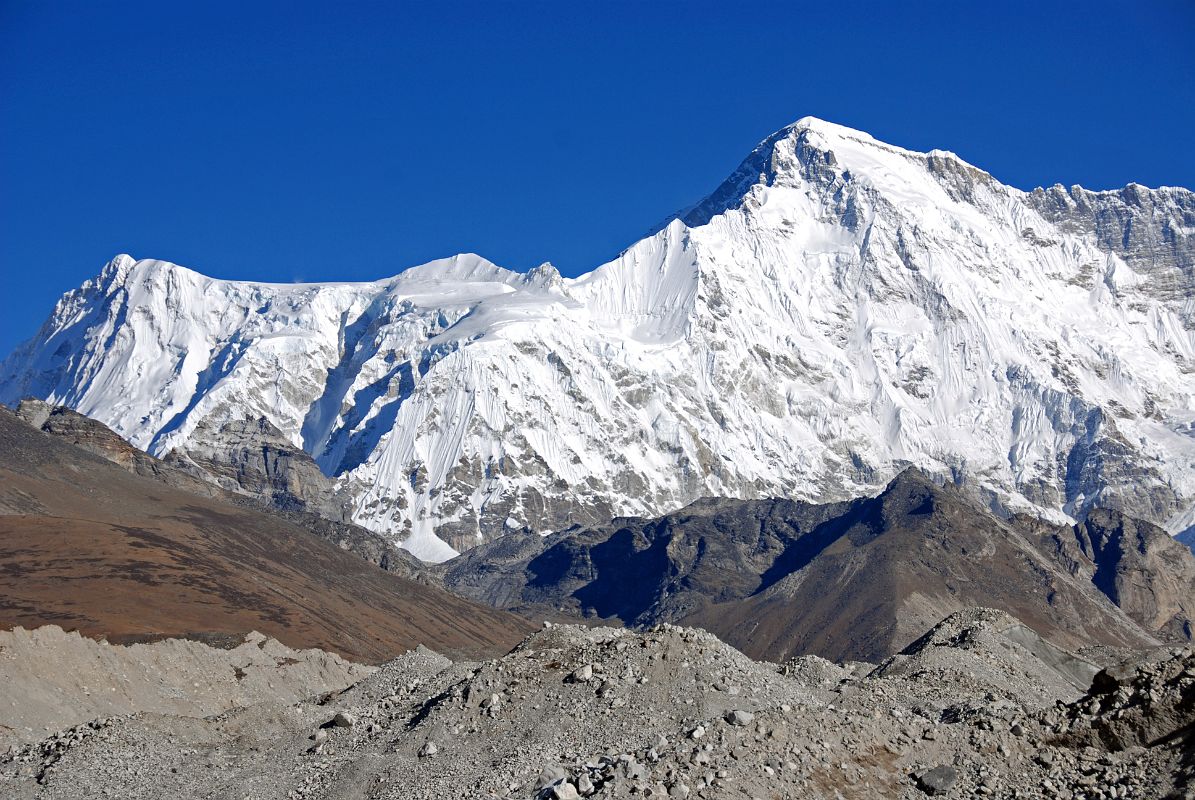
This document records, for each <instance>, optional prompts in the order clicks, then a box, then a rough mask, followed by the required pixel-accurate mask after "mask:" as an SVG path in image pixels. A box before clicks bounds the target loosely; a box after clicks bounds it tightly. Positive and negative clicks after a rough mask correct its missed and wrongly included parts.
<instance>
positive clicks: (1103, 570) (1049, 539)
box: [1022, 509, 1195, 642]
mask: <svg viewBox="0 0 1195 800" xmlns="http://www.w3.org/2000/svg"><path fill="white" fill-rule="evenodd" d="M1022 523H1023V524H1025V525H1030V526H1032V523H1031V522H1030V521H1029V520H1022ZM1042 545H1043V549H1045V550H1047V551H1048V552H1051V551H1052V552H1053V553H1054V554H1055V555H1056V557H1057V558H1058V560H1059V562H1060V563H1061V564H1062V565H1063V566H1064V567H1065V568H1066V569H1067V570H1069V571H1070V572H1071V573H1072V574H1074V575H1081V576H1083V577H1086V578H1088V579H1089V580H1090V581H1091V582H1092V584H1093V585H1094V586H1095V587H1096V588H1097V589H1099V590H1100V591H1101V592H1103V593H1104V594H1105V595H1107V596H1108V599H1110V600H1111V601H1112V602H1113V603H1115V604H1116V605H1117V606H1119V607H1120V608H1121V609H1122V610H1123V611H1124V612H1125V613H1126V614H1128V615H1129V616H1130V617H1132V618H1133V619H1134V620H1136V621H1137V622H1138V623H1140V625H1141V626H1142V627H1143V628H1145V629H1146V630H1148V631H1151V632H1153V633H1154V634H1156V635H1157V636H1159V637H1161V638H1163V639H1166V640H1169V641H1186V642H1190V641H1192V640H1195V557H1192V554H1191V552H1190V551H1189V550H1188V549H1187V548H1186V547H1185V546H1184V545H1183V544H1182V543H1180V542H1177V541H1175V540H1174V539H1173V538H1171V537H1170V536H1169V535H1168V534H1167V533H1166V532H1165V531H1164V530H1162V529H1161V528H1158V527H1157V526H1156V525H1151V524H1149V523H1148V522H1142V521H1140V520H1135V519H1132V518H1130V517H1127V516H1125V514H1123V513H1122V512H1119V511H1112V510H1108V509H1094V510H1092V511H1091V512H1090V513H1088V514H1087V516H1086V518H1085V519H1084V520H1083V522H1081V523H1079V524H1078V525H1074V526H1071V527H1062V528H1056V529H1054V530H1052V531H1049V532H1047V533H1044V534H1043V535H1042Z"/></svg>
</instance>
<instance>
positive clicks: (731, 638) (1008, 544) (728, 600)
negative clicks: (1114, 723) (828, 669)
mask: <svg viewBox="0 0 1195 800" xmlns="http://www.w3.org/2000/svg"><path fill="white" fill-rule="evenodd" d="M1092 524H1093V526H1094V525H1095V522H1094V520H1093V523H1092ZM1093 529H1094V528H1093ZM1160 535H1162V536H1163V538H1165V535H1164V534H1160ZM1101 541H1103V539H1101ZM1167 541H1169V540H1168V539H1167ZM1155 544H1156V543H1155ZM1175 547H1177V546H1175ZM1114 550H1115V548H1114V547H1113V548H1110V549H1108V553H1107V558H1108V559H1109V561H1112V560H1114V559H1117V558H1120V559H1121V561H1118V562H1117V563H1118V564H1119V563H1121V562H1125V565H1124V571H1125V573H1126V575H1129V576H1130V578H1129V579H1128V580H1129V581H1130V582H1135V583H1134V584H1133V585H1146V586H1150V587H1157V590H1158V592H1159V593H1160V594H1163V595H1166V592H1167V591H1169V590H1170V587H1171V586H1172V584H1174V583H1175V582H1181V581H1182V580H1183V579H1184V577H1183V576H1184V575H1185V573H1183V572H1182V570H1184V569H1186V568H1188V567H1189V566H1190V562H1192V561H1195V559H1187V560H1186V561H1182V562H1180V563H1178V564H1177V565H1172V564H1171V563H1170V562H1169V560H1167V559H1170V558H1171V557H1172V556H1173V553H1172V552H1171V551H1170V550H1166V556H1165V557H1164V558H1152V559H1143V560H1140V561H1135V560H1133V559H1132V558H1126V556H1124V555H1120V556H1117V555H1116V554H1115V553H1114ZM1129 564H1132V565H1133V566H1129ZM439 570H440V571H441V574H442V575H443V580H444V583H445V585H446V586H447V587H449V588H450V589H451V590H452V591H454V592H457V593H459V594H462V595H465V596H467V597H471V598H474V599H476V600H480V601H482V602H486V603H489V604H491V605H495V606H497V607H500V608H508V609H513V610H518V611H522V612H524V613H536V614H542V615H545V616H553V615H556V616H562V615H564V616H567V615H579V616H585V617H599V618H606V619H618V620H621V621H622V622H624V623H626V624H633V625H650V624H654V623H658V622H665V621H667V622H678V623H683V624H687V625H698V626H701V627H704V628H706V629H708V630H710V631H713V632H715V633H716V634H717V635H718V636H720V637H723V638H724V639H725V640H726V641H728V642H730V643H731V644H733V645H734V646H736V647H738V648H740V649H741V650H743V651H744V652H746V653H748V654H750V655H752V656H753V657H757V658H767V659H770V660H776V661H780V660H783V659H785V658H787V657H790V656H792V655H799V654H805V653H812V654H816V655H821V656H824V657H826V658H830V659H832V660H842V659H857V660H865V661H875V660H877V659H880V658H884V657H886V656H888V655H890V654H892V653H893V652H896V651H898V650H900V649H901V648H903V647H905V646H906V645H907V644H909V642H911V641H912V640H913V638H915V637H916V636H917V632H918V631H922V630H924V629H925V628H926V627H927V626H928V625H929V624H932V621H933V620H935V619H941V618H942V617H943V616H944V615H946V614H949V613H950V612H951V611H955V610H958V609H961V608H963V607H965V606H969V605H974V604H977V603H980V602H982V603H985V604H987V605H989V606H993V607H996V608H1000V609H1003V610H1005V611H1007V612H1009V613H1011V614H1014V615H1015V616H1017V617H1019V618H1020V619H1022V620H1024V621H1025V623H1026V624H1028V625H1029V626H1030V627H1032V628H1033V629H1035V630H1037V631H1039V632H1041V633H1042V634H1044V635H1045V636H1047V638H1049V639H1051V640H1052V641H1053V642H1055V644H1056V645H1060V646H1063V647H1072V648H1073V647H1078V646H1081V645H1083V644H1087V643H1091V642H1100V643H1104V644H1108V645H1113V646H1126V645H1127V646H1140V645H1145V644H1149V643H1151V642H1154V641H1155V640H1154V639H1153V636H1152V634H1151V633H1149V632H1147V631H1146V630H1144V629H1143V628H1142V627H1141V626H1140V625H1138V624H1137V623H1136V622H1134V621H1133V619H1130V616H1129V615H1126V613H1125V612H1123V611H1122V610H1121V609H1118V608H1117V607H1116V606H1115V605H1114V604H1113V603H1112V602H1111V601H1110V598H1109V597H1108V596H1106V595H1105V593H1104V592H1102V591H1101V589H1100V588H1098V587H1097V584H1096V582H1095V580H1094V578H1093V575H1092V574H1090V573H1083V572H1082V571H1074V572H1072V571H1068V570H1066V569H1063V568H1061V567H1060V565H1059V564H1058V563H1057V562H1056V561H1055V559H1054V557H1053V555H1052V554H1051V553H1050V552H1048V551H1043V550H1042V549H1040V547H1039V545H1038V544H1037V543H1036V542H1035V541H1033V540H1032V538H1031V536H1030V535H1028V534H1027V532H1026V531H1025V529H1023V528H1018V527H1015V526H1013V525H1011V524H1009V523H1008V522H1006V521H1003V520H1000V519H997V518H996V517H994V516H992V515H991V514H990V513H988V512H987V511H986V510H984V509H982V508H980V507H979V506H977V505H975V504H974V503H972V502H971V501H970V500H969V499H968V498H967V497H966V496H965V495H964V494H963V493H961V492H960V491H959V490H957V489H955V488H954V487H949V486H947V487H940V486H938V485H936V484H935V483H933V482H932V481H931V480H929V479H928V478H927V477H925V476H924V475H923V474H921V473H919V472H918V471H916V470H912V469H910V470H906V471H905V472H903V473H901V475H900V476H898V477H897V478H896V479H895V480H894V481H893V482H892V483H891V484H890V485H889V486H888V487H887V488H886V489H885V490H884V491H883V492H882V493H881V494H880V495H878V496H877V497H875V498H864V499H861V500H857V501H854V502H851V503H835V504H827V505H812V504H808V503H800V502H793V501H785V500H769V501H733V500H706V501H701V502H699V503H695V504H693V505H692V506H689V507H687V508H685V509H683V510H682V511H680V512H677V513H675V514H670V515H667V516H665V517H662V518H660V519H655V520H642V519H620V520H615V521H614V522H613V523H611V524H609V525H606V526H602V527H599V528H591V529H572V530H568V531H564V532H561V533H559V534H554V535H552V536H548V537H546V538H544V539H542V540H539V541H534V540H525V539H519V538H516V537H507V538H506V539H503V540H499V541H497V542H494V543H491V544H488V545H485V546H483V547H480V548H475V549H474V550H472V551H470V552H468V553H465V554H464V555H462V556H461V557H459V558H457V559H454V560H453V561H450V562H448V563H447V564H445V565H443V566H442V567H440V568H439ZM1176 570H1177V571H1176ZM1100 579H1101V580H1102V573H1101V578H1100ZM1163 587H1165V588H1163ZM1166 596H1167V597H1172V596H1173V595H1166ZM1116 598H1119V599H1121V600H1122V602H1125V603H1126V604H1127V605H1128V606H1129V607H1131V608H1132V609H1134V611H1136V610H1137V609H1139V608H1144V607H1145V606H1146V605H1147V603H1146V602H1145V599H1144V598H1142V597H1139V596H1138V594H1133V593H1131V592H1128V591H1126V592H1122V593H1121V594H1118V595H1116ZM1116 598H1113V599H1116ZM1164 608H1165V605H1163V609H1164ZM1158 613H1162V614H1165V613H1172V612H1165V611H1164V610H1163V611H1160V612H1158ZM1151 619H1152V618H1151ZM1150 630H1151V631H1155V632H1157V634H1158V635H1168V634H1169V633H1170V632H1171V627H1168V626H1162V627H1154V626H1151V627H1150Z"/></svg>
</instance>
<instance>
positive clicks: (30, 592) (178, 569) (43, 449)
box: [0, 408, 530, 663]
mask: <svg viewBox="0 0 1195 800" xmlns="http://www.w3.org/2000/svg"><path fill="white" fill-rule="evenodd" d="M63 418H64V417H63V416H61V415H60V416H59V417H58V419H63ZM50 419H54V417H51V418H50ZM77 423H79V419H74V420H73V423H72V424H77ZM43 424H44V423H43ZM76 429H78V428H76ZM91 432H92V434H95V431H94V430H92V431H91ZM100 434H102V431H101V432H100ZM112 438H115V437H112ZM91 441H92V443H93V444H94V443H95V442H97V441H103V442H105V445H104V446H105V447H107V446H109V445H111V446H113V447H116V448H117V449H118V450H119V448H120V445H119V443H118V442H112V440H111V439H103V438H102V437H101V436H100V435H99V434H96V435H95V436H93V437H92V438H91ZM126 447H127V446H126ZM110 457H111V456H110V454H106V455H105V456H102V457H101V456H98V455H95V454H94V453H92V452H89V451H88V450H84V449H82V448H81V447H78V446H75V445H73V444H71V443H69V441H68V440H67V439H64V438H63V437H62V436H58V435H52V434H49V433H46V432H45V431H42V430H39V429H37V428H34V427H33V426H32V425H30V424H28V423H27V422H25V421H23V420H21V419H19V418H17V416H16V415H14V414H13V413H12V412H10V411H8V410H7V409H5V408H0V629H10V628H13V627H15V626H18V625H19V626H22V627H24V628H27V629H32V628H37V627H40V626H42V625H46V624H55V625H59V626H61V627H63V628H65V629H72V630H78V631H79V632H81V633H83V634H84V635H87V636H92V637H107V638H108V639H109V640H111V641H145V640H153V639H159V638H164V637H169V636H176V637H186V638H200V639H206V640H220V639H222V638H227V637H229V636H232V637H234V638H235V639H236V640H237V641H239V640H240V638H242V637H243V636H244V635H245V634H247V633H249V632H251V631H260V632H262V633H263V634H266V635H267V636H270V637H273V638H275V639H277V640H279V641H280V642H282V643H284V644H286V645H287V646H290V647H295V648H310V647H319V648H321V649H324V650H328V651H331V652H335V653H338V654H340V655H341V656H344V657H345V658H348V659H350V660H353V661H358V662H363V663H378V662H381V661H386V660H388V659H390V658H392V657H393V656H394V655H396V654H398V653H401V652H403V651H405V650H408V649H410V648H413V647H415V646H417V645H419V644H426V645H430V646H434V647H436V648H438V649H440V650H443V651H445V652H448V653H452V654H453V655H456V656H468V657H484V656H490V655H494V654H497V653H502V652H505V651H506V650H508V649H509V648H510V647H511V646H513V645H514V644H515V643H516V642H517V641H518V640H519V639H520V638H521V637H522V636H523V635H524V633H525V632H526V631H527V630H529V629H530V625H529V624H528V623H527V622H526V621H525V620H522V619H520V618H518V617H515V616H513V615H511V614H507V613H506V612H501V611H495V610H493V609H490V608H486V607H482V606H479V605H477V604H475V603H472V602H469V601H467V600H463V599H461V598H458V597H456V596H453V595H451V594H448V593H447V592H445V591H443V590H441V589H438V588H435V587H431V586H427V585H425V584H423V583H420V582H417V581H413V580H409V579H406V578H403V577H401V576H400V575H397V574H394V573H391V572H386V571H384V570H382V569H379V568H378V567H376V566H374V565H372V564H369V563H367V562H366V561H365V560H363V559H361V558H359V557H358V556H356V555H353V554H351V553H349V552H346V550H344V549H341V547H339V546H337V545H336V544H333V543H331V542H329V541H327V540H325V539H324V538H321V537H320V536H318V535H316V534H315V533H313V532H312V531H311V530H309V529H308V528H305V527H303V526H302V525H301V524H296V523H295V522H292V521H290V520H288V519H287V517H286V516H285V515H282V514H276V513H265V512H263V511H262V510H261V509H259V508H254V507H245V506H240V505H236V504H233V503H230V502H227V501H225V500H224V499H221V498H220V497H216V496H210V495H209V494H197V493H193V492H189V491H184V490H183V489H179V488H176V487H175V486H173V485H171V484H170V483H169V482H164V481H163V480H160V479H159V478H160V477H161V476H160V475H159V476H156V477H146V476H145V475H141V474H137V473H136V471H130V470H129V469H128V468H126V467H122V466H119V465H118V464H116V463H113V462H112V461H110V460H109V458H110ZM129 458H130V459H131V461H130V462H129V463H131V464H133V465H134V466H135V465H136V464H138V463H141V464H149V466H150V467H151V471H153V470H158V469H159V466H158V465H157V464H154V463H152V462H145V461H144V460H142V459H140V458H139V457H138V456H136V454H135V453H133V454H130V456H129ZM203 486H207V484H206V483H205V484H203Z"/></svg>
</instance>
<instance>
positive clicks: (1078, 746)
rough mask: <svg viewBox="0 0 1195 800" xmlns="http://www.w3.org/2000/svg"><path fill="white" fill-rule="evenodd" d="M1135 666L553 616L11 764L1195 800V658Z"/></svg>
mask: <svg viewBox="0 0 1195 800" xmlns="http://www.w3.org/2000/svg"><path fill="white" fill-rule="evenodd" d="M1124 655H1125V652H1118V651H1112V650H1110V649H1107V648H1100V649H1098V650H1094V651H1090V652H1085V653H1082V654H1079V655H1072V654H1068V653H1065V652H1063V651H1061V650H1058V649H1057V648H1055V647H1053V646H1051V645H1048V644H1045V643H1044V642H1043V641H1042V640H1041V639H1040V638H1038V637H1037V636H1036V635H1035V634H1034V633H1033V632H1032V631H1031V630H1030V629H1028V628H1026V627H1025V626H1023V625H1021V624H1020V623H1019V622H1017V620H1015V619H1013V618H1011V617H1009V616H1008V615H1007V614H1003V613H1001V612H996V611H990V610H987V609H967V610H964V611H962V612H959V613H957V614H954V615H952V616H951V617H949V618H948V619H946V620H945V621H943V622H942V623H941V624H940V625H938V626H936V627H935V628H934V629H933V630H932V631H930V632H929V633H927V634H926V635H925V636H923V637H922V638H921V639H919V640H918V641H917V642H915V643H914V644H913V645H911V646H910V647H909V648H906V650H905V651H904V652H903V653H901V654H900V655H898V656H895V657H893V658H891V659H888V660H887V661H885V662H884V663H882V664H879V665H872V664H863V663H847V664H843V665H836V664H832V663H830V662H828V661H825V660H823V659H820V658H816V657H802V658H796V659H792V660H790V661H789V662H787V663H785V664H783V665H777V664H770V663H764V662H755V661H751V660H750V659H748V658H747V657H746V656H744V655H742V654H741V653H739V652H738V651H736V650H734V649H732V648H731V647H729V646H727V645H725V644H723V643H722V642H720V641H719V640H718V639H716V638H715V637H714V636H712V635H710V634H708V633H705V632H704V631H699V630H694V629H685V628H679V627H674V626H670V625H663V626H659V627H656V628H652V629H649V630H647V631H644V632H632V631H628V630H623V629H611V628H593V629H587V628H582V627H576V626H571V625H560V626H546V627H545V628H544V629H543V630H542V631H540V632H538V633H536V634H534V635H532V636H530V637H528V638H527V639H526V640H524V641H523V643H522V644H520V645H519V646H518V647H516V648H515V649H514V650H513V651H512V652H510V653H509V654H508V655H506V656H504V657H502V658H499V659H494V660H491V661H486V662H482V663H452V662H450V661H449V660H448V659H446V658H443V657H441V656H439V655H437V654H434V653H432V652H431V651H427V650H423V649H420V650H417V651H413V652H410V653H407V654H406V655H404V656H402V657H400V658H398V659H396V660H394V661H392V662H390V663H389V664H387V665H385V666H384V667H382V668H381V669H380V670H378V671H376V672H374V673H372V674H370V675H369V676H368V677H365V678H364V679H362V680H360V681H359V682H357V683H356V684H355V685H353V686H352V687H350V688H348V689H346V690H344V691H341V692H338V693H331V694H324V695H321V696H318V697H315V698H312V699H309V700H307V701H303V702H298V703H294V702H288V701H285V700H282V701H274V702H263V703H260V704H257V705H254V706H252V707H249V708H244V709H236V710H231V711H227V712H224V713H220V714H217V715H215V716H211V717H208V718H206V719H196V718H190V717H183V716H173V715H163V714H151V713H137V714H132V715H128V716H121V717H115V718H107V719H103V720H97V721H94V722H90V723H86V724H82V725H78V726H76V727H74V728H71V729H68V730H65V731H62V732H59V733H57V734H55V735H53V736H51V737H49V738H47V739H44V740H42V741H40V742H36V743H31V744H26V745H22V746H18V747H15V748H13V749H12V750H10V751H9V752H8V753H7V755H3V756H0V795H2V796H4V797H13V798H34V797H38V798H81V797H119V798H157V797H210V798H286V800H298V798H403V799H404V800H405V799H407V798H466V797H467V798H473V797H478V798H485V797H515V798H556V800H562V799H563V798H579V797H597V798H603V797H606V798H621V797H644V798H662V797H668V798H686V797H688V798H720V797H743V798H789V797H792V798H797V797H801V798H804V797H827V798H830V797H844V798H852V797H858V798H865V797H908V798H919V797H926V796H935V797H973V796H991V797H1014V796H1016V797H1050V798H1103V797H1109V798H1116V797H1147V798H1148V797H1158V798H1161V797H1183V796H1190V793H1191V791H1192V789H1193V788H1195V783H1193V782H1192V779H1193V776H1192V770H1193V767H1195V757H1193V756H1192V753H1195V742H1193V741H1192V730H1191V728H1192V721H1193V720H1195V651H1192V650H1191V649H1189V648H1187V649H1182V648H1169V649H1167V648H1158V649H1155V650H1152V651H1148V652H1144V653H1142V652H1137V653H1136V654H1135V656H1134V660H1133V661H1131V662H1127V663H1125V662H1122V661H1121V659H1122V658H1123V657H1124ZM1093 662H1096V663H1093ZM1080 681H1081V682H1083V683H1086V684H1087V686H1086V687H1085V688H1079V687H1078V686H1077V684H1078V683H1079V682H1080Z"/></svg>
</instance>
